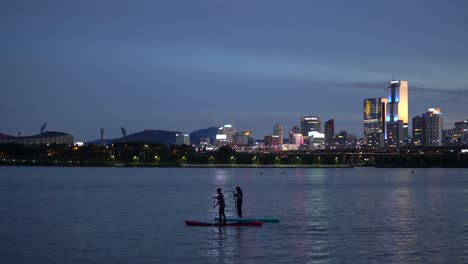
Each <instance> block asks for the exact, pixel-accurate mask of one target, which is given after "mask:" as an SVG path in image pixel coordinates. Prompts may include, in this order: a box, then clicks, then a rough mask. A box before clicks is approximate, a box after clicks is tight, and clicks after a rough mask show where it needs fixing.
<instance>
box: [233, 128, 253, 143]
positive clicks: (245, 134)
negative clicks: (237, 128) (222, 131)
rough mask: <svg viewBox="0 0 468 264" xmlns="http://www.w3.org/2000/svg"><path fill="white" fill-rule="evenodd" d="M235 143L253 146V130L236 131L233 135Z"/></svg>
mask: <svg viewBox="0 0 468 264" xmlns="http://www.w3.org/2000/svg"><path fill="white" fill-rule="evenodd" d="M233 143H234V144H236V145H244V146H253V143H254V140H253V137H252V131H242V132H240V133H235V134H234V136H233Z"/></svg>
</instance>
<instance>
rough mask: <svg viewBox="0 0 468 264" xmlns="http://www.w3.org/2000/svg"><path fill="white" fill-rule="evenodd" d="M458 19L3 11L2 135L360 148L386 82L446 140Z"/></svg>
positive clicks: (339, 8) (218, 10) (192, 10)
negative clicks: (222, 139)
mask: <svg viewBox="0 0 468 264" xmlns="http://www.w3.org/2000/svg"><path fill="white" fill-rule="evenodd" d="M71 3H73V4H71ZM465 6H466V3H465V2H464V1H451V2H448V3H446V2H442V1H412V2H411V3H408V2H405V1H392V2H391V3H375V2H373V1H353V2H352V3H348V2H346V1H336V2H333V3H309V1H296V2H294V3H288V4H280V2H275V1H256V2H255V3H251V2H242V1H241V2H235V3H234V2H233V3H229V2H222V3H221V2H216V1H197V2H196V3H193V2H186V3H178V4H177V3H160V2H157V3H156V2H154V1H137V2H136V3H128V2H126V1H112V2H110V1H99V3H95V2H94V1H80V2H67V1H41V2H40V3H39V2H36V1H7V3H6V5H5V8H2V10H1V11H0V15H1V17H0V19H1V20H2V23H0V32H2V37H1V38H2V42H1V43H0V46H1V47H2V49H0V56H1V57H2V58H3V59H2V60H1V61H0V69H1V71H2V73H4V74H2V76H1V77H0V87H2V99H3V100H2V104H0V110H1V111H2V113H3V115H2V119H1V121H2V122H0V132H1V133H5V134H10V135H14V136H16V135H17V133H18V132H21V133H22V135H35V134H38V133H39V127H40V125H41V124H43V123H47V124H48V129H49V130H54V131H62V132H67V133H70V134H73V135H74V136H75V138H76V140H77V141H87V140H93V139H98V138H100V129H101V128H104V129H105V134H104V137H105V138H116V137H119V136H121V132H120V129H119V128H120V127H125V128H126V129H127V130H128V134H132V133H135V132H139V131H142V130H145V129H155V130H169V131H180V132H186V131H193V130H196V129H201V128H207V127H213V126H219V125H220V124H227V123H232V124H233V126H235V127H236V128H238V129H239V130H251V131H253V134H254V136H255V138H262V137H263V135H266V134H272V126H273V125H274V124H282V125H283V127H284V131H285V132H287V131H288V130H289V129H290V128H292V127H293V126H294V125H298V124H299V120H298V119H299V118H300V117H302V116H307V115H313V116H317V117H319V118H320V120H321V121H322V122H325V121H327V120H330V119H334V120H335V122H334V124H335V133H338V132H339V131H341V130H346V131H348V132H349V133H352V134H355V135H358V136H359V137H362V126H363V124H362V100H363V99H366V98H379V97H385V95H386V90H387V84H388V81H389V80H391V79H392V78H393V77H394V78H395V79H398V80H408V82H409V84H408V86H409V89H408V93H409V96H408V97H409V103H408V104H409V116H408V118H409V119H410V120H411V118H412V117H414V116H416V115H419V114H421V113H423V112H425V111H426V110H427V109H428V108H431V107H436V108H441V109H442V110H443V113H444V118H443V121H444V128H450V127H453V124H454V123H455V122H456V121H460V120H465V119H466V118H467V116H468V112H467V110H466V107H464V106H465V105H467V104H468V89H467V84H468V76H467V75H466V72H468V51H467V50H466V48H465V47H466V46H468V36H467V34H466V33H465V32H466V29H467V28H468V18H467V17H466V15H465V12H464V10H466V8H465ZM390 17H397V18H395V19H388V18H390ZM410 123H411V122H410ZM322 129H323V125H322Z"/></svg>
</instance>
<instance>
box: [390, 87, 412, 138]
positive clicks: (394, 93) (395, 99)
mask: <svg viewBox="0 0 468 264" xmlns="http://www.w3.org/2000/svg"><path fill="white" fill-rule="evenodd" d="M385 119H386V120H385V121H386V127H387V131H386V133H387V134H386V140H387V146H389V147H400V146H402V145H404V144H405V142H406V141H407V140H408V81H404V80H399V81H390V82H389V84H388V96H387V109H386V118H385Z"/></svg>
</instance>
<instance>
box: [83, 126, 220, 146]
mask: <svg viewBox="0 0 468 264" xmlns="http://www.w3.org/2000/svg"><path fill="white" fill-rule="evenodd" d="M176 133H180V132H178V131H167V130H151V129H148V130H143V131H141V132H137V133H133V134H130V135H127V136H126V137H121V138H115V139H104V140H103V141H102V142H101V140H100V139H97V140H93V141H89V142H85V144H92V145H98V144H112V143H119V142H151V143H161V144H164V145H165V146H170V145H172V144H174V143H175V140H176ZM217 133H218V128H217V127H209V128H206V129H200V130H195V131H193V132H192V133H190V144H195V145H198V144H200V138H203V137H206V138H209V139H210V143H211V144H213V143H214V141H215V139H216V134H217Z"/></svg>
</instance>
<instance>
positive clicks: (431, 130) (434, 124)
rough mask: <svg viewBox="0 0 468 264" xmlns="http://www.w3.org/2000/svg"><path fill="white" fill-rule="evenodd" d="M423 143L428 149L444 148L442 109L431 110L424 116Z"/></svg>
mask: <svg viewBox="0 0 468 264" xmlns="http://www.w3.org/2000/svg"><path fill="white" fill-rule="evenodd" d="M422 120H423V137H422V143H423V145H424V146H426V147H432V146H442V129H443V126H442V112H441V111H440V108H429V109H427V111H426V113H424V114H423V116H422Z"/></svg>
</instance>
